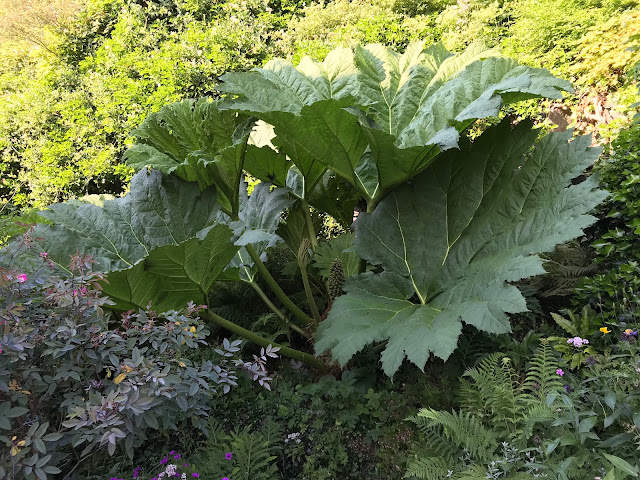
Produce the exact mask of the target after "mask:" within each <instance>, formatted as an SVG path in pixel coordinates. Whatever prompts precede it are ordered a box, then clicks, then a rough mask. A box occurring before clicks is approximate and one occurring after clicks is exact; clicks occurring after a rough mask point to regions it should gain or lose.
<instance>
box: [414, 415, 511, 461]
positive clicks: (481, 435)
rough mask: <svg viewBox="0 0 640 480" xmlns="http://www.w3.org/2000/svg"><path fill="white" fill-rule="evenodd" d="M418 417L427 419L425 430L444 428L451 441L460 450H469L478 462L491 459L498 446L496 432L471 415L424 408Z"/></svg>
mask: <svg viewBox="0 0 640 480" xmlns="http://www.w3.org/2000/svg"><path fill="white" fill-rule="evenodd" d="M417 417H419V418H423V419H425V424H424V425H425V428H434V427H442V429H443V432H444V434H445V436H446V437H447V438H448V439H449V440H451V441H452V442H453V443H454V444H455V445H456V446H457V447H459V448H467V449H468V450H469V453H470V454H471V456H472V457H473V458H476V459H478V460H484V459H487V458H490V457H491V455H492V454H493V452H494V451H495V449H496V447H497V445H498V439H497V436H496V434H495V432H493V431H492V430H490V429H488V428H487V427H485V426H484V425H482V423H481V422H480V420H479V419H478V418H477V417H474V416H472V415H471V414H470V413H466V414H465V413H462V412H455V411H454V412H439V411H437V410H433V409H430V408H423V409H422V410H420V412H418V415H417Z"/></svg>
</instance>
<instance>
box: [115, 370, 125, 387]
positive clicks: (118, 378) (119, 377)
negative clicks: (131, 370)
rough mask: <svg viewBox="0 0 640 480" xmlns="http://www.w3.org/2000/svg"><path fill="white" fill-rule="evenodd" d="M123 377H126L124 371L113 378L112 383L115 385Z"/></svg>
mask: <svg viewBox="0 0 640 480" xmlns="http://www.w3.org/2000/svg"><path fill="white" fill-rule="evenodd" d="M125 378H127V375H126V374H125V373H121V374H120V375H118V376H117V377H116V378H115V379H114V380H113V383H115V384H116V385H117V384H119V383H120V382H121V381H123V380H124V379H125Z"/></svg>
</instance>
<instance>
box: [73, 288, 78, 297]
mask: <svg viewBox="0 0 640 480" xmlns="http://www.w3.org/2000/svg"><path fill="white" fill-rule="evenodd" d="M73 296H74V297H77V296H78V290H76V289H75V288H74V289H73Z"/></svg>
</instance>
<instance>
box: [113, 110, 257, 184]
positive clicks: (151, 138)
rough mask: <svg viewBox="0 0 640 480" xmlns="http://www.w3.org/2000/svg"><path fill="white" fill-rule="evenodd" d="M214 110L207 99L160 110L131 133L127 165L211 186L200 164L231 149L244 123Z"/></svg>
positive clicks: (126, 156)
mask: <svg viewBox="0 0 640 480" xmlns="http://www.w3.org/2000/svg"><path fill="white" fill-rule="evenodd" d="M217 107H218V103H217V102H212V101H209V100H207V99H200V100H183V101H181V102H176V103H172V104H170V105H166V106H164V107H162V108H161V109H160V111H159V112H156V113H153V114H151V115H149V116H148V117H147V118H146V119H145V121H144V122H142V124H141V125H140V126H139V127H138V128H137V129H135V130H134V131H133V132H131V136H132V137H133V139H134V142H135V144H134V145H133V146H132V147H131V148H129V149H128V150H127V151H126V152H125V154H124V158H125V160H126V162H127V163H128V164H129V165H131V166H132V167H134V168H135V169H136V170H140V169H142V168H144V167H147V166H149V167H152V168H155V169H157V170H160V171H161V172H163V173H174V174H176V175H177V176H179V177H180V178H182V179H184V180H188V181H191V182H195V181H197V182H198V183H199V184H200V186H201V188H205V187H207V186H210V185H212V184H213V178H212V175H211V172H209V171H208V170H207V169H206V168H205V166H204V165H203V164H202V162H203V161H208V162H211V161H213V159H214V158H215V156H216V155H217V154H218V153H219V152H220V151H221V150H223V149H225V148H227V147H231V146H232V145H233V135H234V132H236V130H237V129H238V127H239V126H241V125H242V124H243V123H244V122H245V121H246V117H242V116H240V117H239V116H238V115H237V114H236V113H235V112H223V111H220V110H218V108H217Z"/></svg>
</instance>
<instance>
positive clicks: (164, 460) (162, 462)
mask: <svg viewBox="0 0 640 480" xmlns="http://www.w3.org/2000/svg"><path fill="white" fill-rule="evenodd" d="M168 461H169V457H164V458H163V459H162V460H160V465H165V464H166V463H167V462H168Z"/></svg>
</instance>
